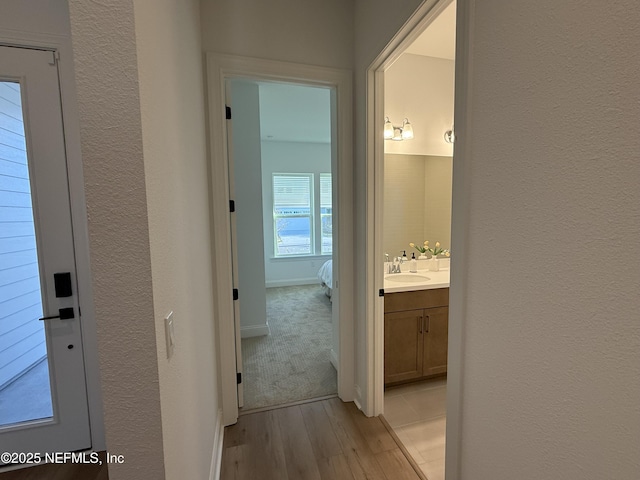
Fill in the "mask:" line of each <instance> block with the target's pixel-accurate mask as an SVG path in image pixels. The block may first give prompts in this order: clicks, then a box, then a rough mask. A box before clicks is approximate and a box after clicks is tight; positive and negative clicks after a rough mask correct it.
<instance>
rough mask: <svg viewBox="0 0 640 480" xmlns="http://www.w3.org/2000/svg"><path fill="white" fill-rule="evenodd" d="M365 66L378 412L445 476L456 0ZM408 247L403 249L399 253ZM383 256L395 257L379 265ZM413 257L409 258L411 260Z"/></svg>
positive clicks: (436, 8)
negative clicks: (371, 135) (369, 102)
mask: <svg viewBox="0 0 640 480" xmlns="http://www.w3.org/2000/svg"><path fill="white" fill-rule="evenodd" d="M428 7H429V8H426V7H425V8H424V9H422V11H421V12H418V14H420V13H421V15H422V18H421V19H420V20H418V21H417V23H416V24H415V25H413V27H412V28H411V29H409V28H407V30H406V31H403V32H401V35H399V38H400V40H399V41H398V43H397V44H395V45H392V46H389V47H388V50H387V51H385V52H383V53H382V54H381V56H380V58H379V59H378V64H377V65H376V66H375V67H374V68H373V69H372V77H370V78H371V80H372V83H370V87H372V89H373V90H374V92H375V93H374V95H375V97H376V98H375V102H376V103H375V108H374V111H375V118H374V119H370V120H371V121H372V122H374V123H375V124H376V125H378V127H376V129H375V131H376V132H379V133H380V138H375V139H373V140H372V141H371V144H372V146H373V149H374V151H375V161H374V163H375V172H376V186H375V196H376V199H377V200H376V206H375V217H376V219H377V220H380V222H379V223H377V225H376V232H375V235H374V238H375V244H376V246H375V247H374V261H375V262H376V265H375V266H374V270H376V271H377V272H379V277H378V276H377V277H376V281H379V282H380V284H381V285H382V286H383V290H384V296H383V297H382V301H380V302H377V303H376V304H375V312H374V317H375V322H376V333H377V334H378V335H379V339H380V341H379V343H377V344H376V345H377V346H379V350H377V351H376V353H375V355H376V356H378V355H379V356H380V357H382V359H383V361H382V362H381V363H382V364H383V369H382V370H383V371H378V372H376V373H377V374H376V379H375V380H376V382H377V383H376V388H375V391H376V402H380V403H379V405H380V408H379V410H377V411H378V412H380V413H383V414H384V417H385V419H386V420H387V422H388V423H389V424H390V426H391V427H392V428H393V429H394V432H395V433H396V435H397V436H398V438H399V439H400V440H401V441H402V443H403V444H404V445H405V447H406V448H407V450H408V451H409V452H410V453H411V456H412V458H413V459H414V461H415V462H416V464H417V466H418V467H420V469H421V470H422V471H423V473H424V474H425V476H426V477H428V478H429V479H444V470H445V430H446V423H447V389H448V387H449V386H448V382H447V371H448V361H449V360H448V357H449V356H448V346H449V341H448V333H449V282H450V275H449V272H450V269H449V265H450V257H453V256H455V251H453V250H452V247H451V242H452V238H451V205H452V176H453V175H452V174H453V146H454V143H453V142H454V140H455V135H454V133H453V111H454V88H455V80H454V73H455V35H456V27H455V24H456V2H455V1H451V0H442V1H436V2H431V3H430V5H429V6H428ZM405 253H406V256H404V254H405ZM385 254H388V256H389V258H390V260H393V258H394V257H398V258H400V260H399V261H397V262H395V267H394V264H393V262H389V263H386V264H385V265H386V266H387V267H391V268H387V269H385V268H383V265H382V264H383V262H382V260H383V258H385ZM412 257H414V258H415V260H412Z"/></svg>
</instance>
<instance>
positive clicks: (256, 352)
mask: <svg viewBox="0 0 640 480" xmlns="http://www.w3.org/2000/svg"><path fill="white" fill-rule="evenodd" d="M267 318H268V322H269V327H270V329H271V335H266V336H262V337H252V338H244V339H242V360H243V369H244V373H243V384H244V407H243V409H244V410H248V409H253V408H260V407H266V406H273V405H281V404H284V403H289V402H295V401H298V400H306V399H309V398H315V397H320V396H323V395H331V394H335V393H336V392H337V381H336V379H337V375H336V371H335V369H334V368H333V366H332V365H331V363H330V360H329V358H330V350H331V341H332V328H331V302H330V301H329V299H328V298H327V297H326V296H325V294H324V293H323V292H322V290H321V287H320V285H302V286H296V287H278V288H268V289H267Z"/></svg>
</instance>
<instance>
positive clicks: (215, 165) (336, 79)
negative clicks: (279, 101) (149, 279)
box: [206, 53, 354, 425]
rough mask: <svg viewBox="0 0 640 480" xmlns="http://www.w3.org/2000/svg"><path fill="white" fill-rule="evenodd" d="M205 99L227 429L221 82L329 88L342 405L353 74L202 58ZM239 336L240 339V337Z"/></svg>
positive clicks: (229, 364) (229, 394)
mask: <svg viewBox="0 0 640 480" xmlns="http://www.w3.org/2000/svg"><path fill="white" fill-rule="evenodd" d="M206 62H207V82H208V92H209V94H208V98H209V142H210V151H211V191H212V205H211V211H212V219H213V225H214V228H213V231H214V239H213V243H214V245H213V252H214V255H213V256H214V271H215V297H216V305H217V310H216V316H217V319H216V321H217V323H218V332H219V337H218V341H219V349H220V372H221V387H222V412H223V423H224V424H225V425H231V424H234V423H235V422H236V421H237V418H238V396H237V389H236V385H237V383H236V331H235V325H234V305H233V297H232V288H233V274H232V271H233V266H232V260H231V258H230V255H229V252H231V251H232V246H231V223H230V218H229V200H230V196H229V183H228V179H229V171H228V160H227V159H228V154H227V141H226V139H227V137H226V125H225V122H226V119H225V81H226V79H230V78H234V77H244V78H252V79H261V80H271V81H282V82H290V83H299V84H307V85H312V86H323V87H331V88H333V89H334V91H335V95H336V105H337V111H336V119H335V124H336V128H337V139H336V140H337V141H336V145H337V155H334V156H333V161H332V162H333V164H332V172H335V174H336V176H337V188H335V189H334V190H335V194H334V201H335V202H336V205H338V211H337V212H335V211H334V215H335V218H334V220H335V221H337V231H338V235H337V237H338V238H337V241H336V240H335V239H334V242H335V243H334V254H333V259H334V270H333V271H334V292H336V291H339V299H340V300H339V307H338V309H339V312H338V315H339V318H340V325H339V329H340V334H339V338H340V346H339V351H338V352H337V355H338V396H339V397H340V398H342V399H343V400H345V401H351V400H353V396H354V355H353V350H354V338H353V330H354V320H353V263H352V262H353V260H352V259H353V185H352V182H353V159H352V157H353V149H352V140H351V137H352V102H351V96H352V75H351V72H349V71H344V70H337V69H331V68H324V67H315V66H308V65H299V64H292V63H285V62H278V61H270V60H262V59H255V58H246V57H237V56H231V55H222V54H214V53H207V55H206ZM238 333H239V332H238Z"/></svg>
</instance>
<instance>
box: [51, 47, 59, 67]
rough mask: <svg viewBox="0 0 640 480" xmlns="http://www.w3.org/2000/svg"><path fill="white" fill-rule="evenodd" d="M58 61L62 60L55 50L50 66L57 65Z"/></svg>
mask: <svg viewBox="0 0 640 480" xmlns="http://www.w3.org/2000/svg"><path fill="white" fill-rule="evenodd" d="M58 60H60V52H58V51H57V50H54V51H52V52H51V59H50V60H49V65H55V64H56V63H57V62H58Z"/></svg>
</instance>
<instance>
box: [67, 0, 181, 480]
mask: <svg viewBox="0 0 640 480" xmlns="http://www.w3.org/2000/svg"><path fill="white" fill-rule="evenodd" d="M69 9H70V17H71V33H72V43H73V54H74V66H75V79H76V86H77V96H78V97H77V98H78V105H79V116H80V140H81V148H82V160H83V167H84V177H85V192H86V201H87V211H88V218H89V245H90V249H91V269H92V276H93V289H94V295H95V310H96V321H97V325H98V355H99V359H100V370H101V373H102V393H103V397H104V416H105V430H106V440H107V448H108V449H109V451H110V452H114V453H115V452H119V453H121V454H123V455H126V457H127V458H128V459H130V460H129V461H128V462H126V463H124V464H118V465H116V464H111V465H109V478H111V479H113V480H117V479H125V478H149V479H151V478H154V479H162V478H164V447H163V441H162V438H163V434H162V416H161V411H160V388H159V375H158V353H157V344H156V328H155V322H156V319H155V311H154V304H153V286H152V278H151V254H150V247H149V242H150V239H149V224H148V214H147V198H146V185H145V173H144V168H145V165H144V157H143V144H142V125H141V118H140V117H141V115H140V109H139V108H138V107H137V106H138V105H140V96H139V84H138V62H137V52H136V43H135V25H134V19H133V4H132V2H131V0H119V1H113V2H110V3H109V4H108V5H106V4H102V3H99V2H85V1H83V0H70V1H69ZM160 57H162V58H163V57H164V55H160ZM162 78H163V79H164V80H165V81H167V82H168V81H169V80H170V78H171V77H170V76H166V75H163V77H162ZM157 100H158V101H160V100H161V99H157ZM167 121H169V120H168V119H167Z"/></svg>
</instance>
